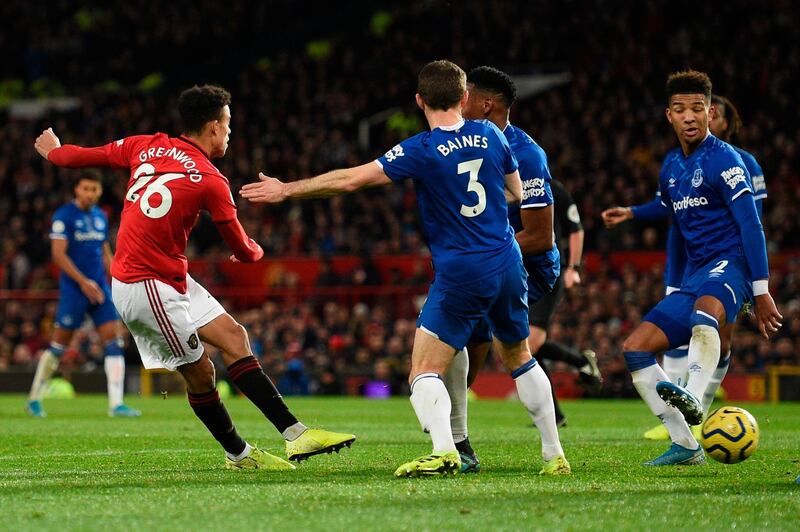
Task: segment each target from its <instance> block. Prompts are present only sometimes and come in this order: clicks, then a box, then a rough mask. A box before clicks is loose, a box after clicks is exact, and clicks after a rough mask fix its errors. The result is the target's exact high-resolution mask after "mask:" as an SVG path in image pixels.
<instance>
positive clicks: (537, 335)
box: [528, 327, 547, 354]
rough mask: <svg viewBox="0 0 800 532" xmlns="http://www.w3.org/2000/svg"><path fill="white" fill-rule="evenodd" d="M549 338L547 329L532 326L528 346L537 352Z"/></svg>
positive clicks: (532, 351)
mask: <svg viewBox="0 0 800 532" xmlns="http://www.w3.org/2000/svg"><path fill="white" fill-rule="evenodd" d="M546 340H547V331H545V330H544V329H540V328H539V327H531V335H530V336H528V347H529V348H530V350H531V353H533V354H536V353H538V352H539V349H541V348H542V346H543V345H544V343H545V341H546Z"/></svg>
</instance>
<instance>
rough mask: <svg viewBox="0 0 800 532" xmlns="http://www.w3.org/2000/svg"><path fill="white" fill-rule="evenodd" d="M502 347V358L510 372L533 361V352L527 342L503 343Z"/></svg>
mask: <svg viewBox="0 0 800 532" xmlns="http://www.w3.org/2000/svg"><path fill="white" fill-rule="evenodd" d="M501 346H502V347H501V349H499V351H500V357H501V358H502V359H503V364H504V365H505V366H506V368H508V369H509V370H512V371H513V370H515V369H517V368H519V367H520V366H522V365H523V364H526V363H527V362H528V361H530V360H531V351H530V348H529V347H528V342H527V340H522V341H521V342H518V343H515V344H504V343H501Z"/></svg>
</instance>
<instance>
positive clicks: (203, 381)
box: [177, 353, 250, 460]
mask: <svg viewBox="0 0 800 532" xmlns="http://www.w3.org/2000/svg"><path fill="white" fill-rule="evenodd" d="M177 369H178V371H179V372H180V374H181V375H183V378H184V380H186V389H187V391H188V392H189V393H188V395H189V405H190V406H191V407H192V410H194V413H195V415H196V416H197V417H198V418H199V419H200V421H202V422H203V424H204V425H205V426H206V428H207V429H208V431H209V432H210V433H211V435H212V436H214V439H216V440H217V441H218V442H219V443H220V445H222V448H223V449H225V452H226V453H227V454H228V458H230V459H232V460H239V459H241V457H242V456H246V455H247V454H249V452H250V448H249V445H248V444H247V442H245V441H244V440H243V439H242V438H241V437H240V436H239V434H238V433H237V432H236V427H234V426H233V421H231V417H230V415H229V414H228V411H227V410H226V409H225V406H224V405H223V404H222V401H221V400H220V398H219V393H218V392H217V390H216V388H215V381H214V364H212V363H211V360H209V358H208V355H207V354H206V353H203V355H202V356H201V357H200V359H199V360H198V361H196V362H192V363H191V364H185V365H182V366H178V368H177Z"/></svg>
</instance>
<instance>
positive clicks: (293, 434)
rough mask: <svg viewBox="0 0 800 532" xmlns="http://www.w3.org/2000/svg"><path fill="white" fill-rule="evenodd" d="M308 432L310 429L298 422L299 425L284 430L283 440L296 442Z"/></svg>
mask: <svg viewBox="0 0 800 532" xmlns="http://www.w3.org/2000/svg"><path fill="white" fill-rule="evenodd" d="M307 430H308V427H306V426H305V425H303V424H302V423H300V422H299V421H298V422H297V423H295V424H294V425H292V426H291V427H288V428H287V429H286V430H284V431H283V432H282V433H281V435H282V436H283V439H284V440H286V441H294V440H296V439H297V438H299V437H300V436H301V435H302V434H303V433H304V432H305V431H307Z"/></svg>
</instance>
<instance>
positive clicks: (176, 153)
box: [139, 146, 200, 181]
mask: <svg viewBox="0 0 800 532" xmlns="http://www.w3.org/2000/svg"><path fill="white" fill-rule="evenodd" d="M161 157H172V158H173V159H175V160H176V161H178V162H179V163H180V164H182V165H183V168H184V169H185V170H186V173H187V174H199V173H200V170H198V169H197V163H196V162H194V160H193V159H192V158H191V157H189V155H188V154H186V153H185V152H184V151H182V150H179V149H178V148H176V147H174V146H173V147H172V148H164V147H161V148H148V149H146V150H142V151H141V153H139V160H140V161H141V162H145V161H146V160H148V159H159V158H161ZM193 181H196V179H194V180H193Z"/></svg>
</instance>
